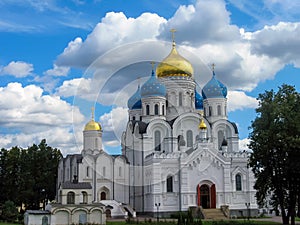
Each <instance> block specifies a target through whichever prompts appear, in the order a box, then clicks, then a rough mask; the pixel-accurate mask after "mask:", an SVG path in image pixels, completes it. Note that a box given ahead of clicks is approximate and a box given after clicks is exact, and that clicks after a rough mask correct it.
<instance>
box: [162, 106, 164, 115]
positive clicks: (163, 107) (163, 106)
mask: <svg viewBox="0 0 300 225" xmlns="http://www.w3.org/2000/svg"><path fill="white" fill-rule="evenodd" d="M162 114H163V115H165V106H164V105H163V106H162Z"/></svg>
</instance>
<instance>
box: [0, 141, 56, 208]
mask: <svg viewBox="0 0 300 225" xmlns="http://www.w3.org/2000/svg"><path fill="white" fill-rule="evenodd" d="M61 157H62V155H61V153H60V151H59V150H58V149H57V148H52V147H50V146H48V145H47V143H46V140H45V139H43V140H42V141H41V142H40V144H38V145H36V144H33V145H32V146H30V147H28V148H27V149H21V148H19V147H13V148H11V149H10V150H6V149H1V151H0V178H1V182H2V183H1V184H2V185H1V187H0V191H1V193H0V197H1V198H0V204H1V203H2V204H3V203H4V202H5V201H6V200H11V201H13V202H14V203H15V204H16V205H18V206H22V205H24V206H25V208H26V209H39V208H40V203H42V202H46V201H47V200H50V201H51V200H54V199H55V194H56V179H57V167H58V163H59V160H60V159H61Z"/></svg>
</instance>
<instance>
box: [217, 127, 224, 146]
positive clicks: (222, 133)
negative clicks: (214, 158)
mask: <svg viewBox="0 0 300 225" xmlns="http://www.w3.org/2000/svg"><path fill="white" fill-rule="evenodd" d="M223 140H224V132H223V131H222V130H219V131H218V147H219V150H222V142H223Z"/></svg>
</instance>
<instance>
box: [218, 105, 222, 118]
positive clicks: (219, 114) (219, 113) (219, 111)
mask: <svg viewBox="0 0 300 225" xmlns="http://www.w3.org/2000/svg"><path fill="white" fill-rule="evenodd" d="M217 110H218V116H221V106H220V105H218V108H217Z"/></svg>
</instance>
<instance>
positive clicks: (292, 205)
mask: <svg viewBox="0 0 300 225" xmlns="http://www.w3.org/2000/svg"><path fill="white" fill-rule="evenodd" d="M258 100H259V106H258V108H257V109H256V113H257V117H256V118H255V120H254V121H253V122H252V125H251V129H252V131H251V133H250V136H249V137H250V144H249V147H250V149H252V150H253V152H252V154H251V157H250V161H249V165H250V166H251V167H252V169H253V172H254V175H255V177H256V183H255V186H254V187H255V188H256V189H257V194H256V197H257V200H258V203H259V204H260V205H263V204H264V202H265V200H266V198H267V196H268V195H269V196H270V195H271V198H272V200H273V204H274V206H276V205H278V206H279V208H280V211H281V215H282V222H283V224H289V219H290V218H291V223H292V224H295V215H296V211H295V209H296V206H297V204H298V208H299V207H300V205H299V197H300V196H299V195H300V194H299V193H300V172H299V168H300V148H299V147H300V94H299V93H298V92H297V91H296V90H295V88H294V87H293V86H289V85H282V86H281V87H279V90H278V92H274V91H273V90H271V91H266V92H265V93H263V94H260V95H259V97H258Z"/></svg>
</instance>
